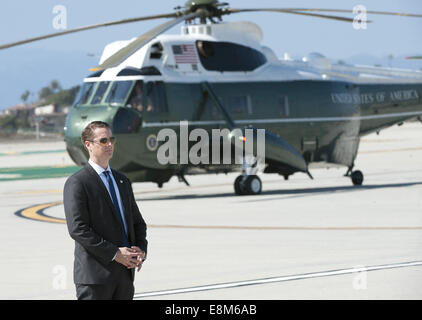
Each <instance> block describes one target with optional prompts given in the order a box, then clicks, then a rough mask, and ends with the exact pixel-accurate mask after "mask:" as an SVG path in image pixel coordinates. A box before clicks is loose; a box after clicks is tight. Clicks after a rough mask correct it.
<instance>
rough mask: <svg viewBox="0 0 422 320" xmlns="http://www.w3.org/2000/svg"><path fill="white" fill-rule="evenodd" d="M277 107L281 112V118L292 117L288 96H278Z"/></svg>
mask: <svg viewBox="0 0 422 320" xmlns="http://www.w3.org/2000/svg"><path fill="white" fill-rule="evenodd" d="M277 102H278V104H277V106H278V110H279V112H280V116H282V117H288V116H289V115H290V108H289V100H288V97H287V96H278V97H277Z"/></svg>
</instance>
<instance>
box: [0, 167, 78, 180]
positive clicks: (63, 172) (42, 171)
mask: <svg viewBox="0 0 422 320" xmlns="http://www.w3.org/2000/svg"><path fill="white" fill-rule="evenodd" d="M79 169H80V168H79V167H77V166H63V167H26V168H0V181H13V180H28V179H46V178H60V177H68V176H70V175H71V174H73V173H75V172H76V171H78V170H79Z"/></svg>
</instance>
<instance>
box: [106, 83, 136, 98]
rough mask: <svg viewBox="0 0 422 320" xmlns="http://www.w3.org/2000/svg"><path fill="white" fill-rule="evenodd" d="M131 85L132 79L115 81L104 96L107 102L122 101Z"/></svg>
mask: <svg viewBox="0 0 422 320" xmlns="http://www.w3.org/2000/svg"><path fill="white" fill-rule="evenodd" d="M131 87H132V81H116V82H114V83H113V85H112V86H111V89H110V92H109V94H108V96H107V98H106V102H107V103H124V102H125V100H126V97H127V95H128V93H129V90H130V88H131Z"/></svg>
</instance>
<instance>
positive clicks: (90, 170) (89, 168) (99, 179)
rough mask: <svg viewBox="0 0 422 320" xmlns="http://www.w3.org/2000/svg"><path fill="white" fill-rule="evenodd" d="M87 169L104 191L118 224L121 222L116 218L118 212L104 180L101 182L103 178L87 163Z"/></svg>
mask: <svg viewBox="0 0 422 320" xmlns="http://www.w3.org/2000/svg"><path fill="white" fill-rule="evenodd" d="M85 169H87V170H88V172H89V173H90V174H91V176H93V179H95V180H96V184H97V185H99V188H100V189H101V190H102V192H103V194H104V196H103V198H104V199H106V202H107V203H108V205H109V207H110V209H111V210H112V212H113V213H114V214H113V216H114V218H115V219H116V222H119V220H118V218H117V216H116V214H118V212H116V208H115V207H114V204H113V201H112V200H111V197H110V194H109V193H108V191H107V188H106V186H105V185H104V182H103V180H101V178H100V176H99V175H98V173H97V172H96V171H95V170H94V168H92V167H91V165H90V164H89V163H87V164H86V165H85ZM119 190H120V189H119ZM119 223H120V222H119Z"/></svg>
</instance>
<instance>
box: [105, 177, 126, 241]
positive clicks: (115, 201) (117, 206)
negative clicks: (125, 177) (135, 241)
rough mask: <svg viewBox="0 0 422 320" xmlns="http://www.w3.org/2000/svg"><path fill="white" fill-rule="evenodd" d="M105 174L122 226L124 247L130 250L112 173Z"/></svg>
mask: <svg viewBox="0 0 422 320" xmlns="http://www.w3.org/2000/svg"><path fill="white" fill-rule="evenodd" d="M103 173H104V175H105V176H106V178H107V182H108V186H109V188H110V194H111V199H112V201H113V204H114V208H115V209H116V212H117V218H118V219H119V221H120V224H121V226H122V240H123V245H124V246H125V247H128V248H129V247H130V245H129V241H128V239H127V235H126V232H125V225H124V223H123V218H122V215H121V212H120V207H119V202H118V201H117V196H116V190H114V184H113V180H112V179H111V176H110V172H108V171H104V172H103Z"/></svg>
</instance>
